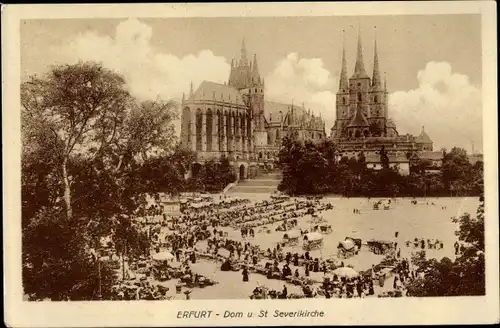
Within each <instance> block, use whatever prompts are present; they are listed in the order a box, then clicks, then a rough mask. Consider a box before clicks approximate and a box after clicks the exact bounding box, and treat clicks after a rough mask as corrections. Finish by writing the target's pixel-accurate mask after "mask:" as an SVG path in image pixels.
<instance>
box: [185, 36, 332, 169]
mask: <svg viewBox="0 0 500 328" xmlns="http://www.w3.org/2000/svg"><path fill="white" fill-rule="evenodd" d="M181 108H182V114H181V146H183V147H185V148H187V149H190V150H192V151H194V152H196V154H197V157H198V161H199V162H202V161H205V160H209V159H219V158H221V157H222V156H226V157H227V158H229V159H230V160H231V162H232V163H234V165H235V167H236V168H237V171H238V172H239V173H238V176H239V178H240V179H245V178H249V177H252V176H255V175H256V172H257V170H258V167H259V166H264V165H268V166H273V164H274V163H275V161H276V159H277V155H278V152H279V149H280V146H281V141H282V139H283V138H284V137H285V136H287V135H290V134H294V135H295V136H296V137H298V138H299V139H302V140H311V141H321V140H324V139H326V130H325V122H324V120H323V119H322V117H321V115H319V116H318V115H314V114H313V113H311V111H310V110H306V108H305V106H304V104H302V106H297V105H294V104H293V103H292V104H283V103H278V102H272V101H267V100H266V99H265V83H264V79H263V78H262V77H261V76H260V72H259V66H258V62H257V56H256V55H254V56H253V59H252V60H250V59H249V58H248V55H247V50H246V47H245V42H244V41H243V42H242V47H241V56H240V59H239V61H237V60H235V59H233V60H231V70H230V74H229V79H228V82H227V83H224V84H219V83H214V82H210V81H203V82H201V84H200V85H199V86H198V87H197V88H196V90H194V87H193V85H191V90H190V92H189V95H188V96H187V97H186V96H185V95H183V97H182V104H181Z"/></svg>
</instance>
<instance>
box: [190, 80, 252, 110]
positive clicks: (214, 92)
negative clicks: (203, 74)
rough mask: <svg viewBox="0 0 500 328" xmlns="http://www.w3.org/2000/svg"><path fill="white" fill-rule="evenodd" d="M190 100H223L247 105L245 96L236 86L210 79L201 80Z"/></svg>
mask: <svg viewBox="0 0 500 328" xmlns="http://www.w3.org/2000/svg"><path fill="white" fill-rule="evenodd" d="M188 100H189V101H202V100H211V101H223V102H228V103H233V104H237V105H245V103H244V102H243V98H242V96H241V94H240V92H239V91H238V90H236V89H235V88H233V87H231V86H229V85H225V84H220V83H214V82H210V81H203V82H201V84H200V86H199V87H198V89H196V91H195V92H194V94H193V95H192V96H191V97H189V99H188Z"/></svg>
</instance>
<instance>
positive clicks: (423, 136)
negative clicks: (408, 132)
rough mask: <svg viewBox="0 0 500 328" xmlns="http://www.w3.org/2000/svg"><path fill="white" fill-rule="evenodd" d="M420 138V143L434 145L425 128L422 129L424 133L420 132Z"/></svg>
mask: <svg viewBox="0 0 500 328" xmlns="http://www.w3.org/2000/svg"><path fill="white" fill-rule="evenodd" d="M418 138H419V141H420V142H423V143H432V139H431V138H430V137H429V135H428V134H427V133H426V132H425V130H424V127H422V132H420V135H419V136H418Z"/></svg>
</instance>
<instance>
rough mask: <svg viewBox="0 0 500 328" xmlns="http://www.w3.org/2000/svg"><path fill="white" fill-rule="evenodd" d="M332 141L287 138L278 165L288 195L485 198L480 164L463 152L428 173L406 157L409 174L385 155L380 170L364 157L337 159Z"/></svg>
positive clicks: (420, 162)
mask: <svg viewBox="0 0 500 328" xmlns="http://www.w3.org/2000/svg"><path fill="white" fill-rule="evenodd" d="M339 153H340V152H339V151H338V150H337V149H336V148H335V145H334V144H333V143H332V142H331V141H327V140H325V141H323V142H321V143H312V142H309V141H306V142H301V141H299V140H297V139H296V138H293V137H286V138H285V139H284V141H283V143H282V148H281V150H280V152H279V160H278V163H279V164H278V165H279V167H280V169H281V170H282V172H283V178H282V181H281V183H280V185H279V189H280V190H281V191H284V192H287V193H290V194H318V193H319V194H321V193H336V194H340V195H343V196H365V197H377V196H380V197H396V196H413V197H415V196H417V197H418V196H424V197H425V196H450V195H451V196H455V195H462V196H465V195H467V196H479V195H480V194H481V193H482V192H483V185H484V183H483V164H482V162H477V163H476V164H474V165H471V164H470V163H469V161H468V159H467V155H466V152H465V150H463V149H460V148H454V149H452V151H451V152H450V153H447V154H446V155H445V157H444V159H443V165H442V167H441V168H437V169H435V170H432V171H429V172H428V169H431V168H433V164H432V163H430V161H428V160H423V159H419V158H418V156H417V155H416V154H410V153H409V154H407V156H408V158H409V161H410V174H408V175H403V174H401V172H399V170H398V167H397V166H395V167H391V166H390V163H389V157H388V154H387V151H386V150H385V149H384V148H383V147H382V148H381V149H380V151H379V152H378V153H379V156H380V162H381V163H382V169H380V170H373V169H368V168H367V166H366V156H365V154H364V152H363V151H360V152H359V153H358V154H357V156H355V157H351V158H348V157H346V156H344V157H342V158H339V157H340V156H339V155H338V154H339Z"/></svg>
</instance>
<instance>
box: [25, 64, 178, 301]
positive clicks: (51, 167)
mask: <svg viewBox="0 0 500 328" xmlns="http://www.w3.org/2000/svg"><path fill="white" fill-rule="evenodd" d="M21 103H22V112H21V115H22V142H23V147H22V197H23V200H22V201H23V202H22V205H23V209H22V215H23V264H24V266H23V278H24V288H25V292H26V293H27V294H29V295H31V296H32V298H34V299H44V298H51V299H64V298H70V299H92V298H95V297H96V295H97V294H98V293H97V292H96V290H97V289H98V288H97V287H98V286H97V283H96V281H97V278H96V279H94V278H95V277H97V275H98V273H100V276H101V279H100V280H99V281H100V288H99V289H100V290H104V291H106V288H107V287H109V285H110V284H111V283H112V282H113V280H114V279H115V278H114V276H113V274H112V272H111V270H110V269H109V268H108V267H107V266H106V264H103V266H102V268H101V263H100V255H99V249H100V247H101V243H100V240H101V237H103V236H109V235H110V234H111V235H112V234H113V233H116V231H119V228H120V225H123V224H124V222H121V221H120V220H117V217H118V216H119V215H121V214H124V215H127V217H130V215H132V214H134V212H135V211H136V210H137V209H138V208H140V207H143V206H144V205H145V193H146V192H149V191H156V189H155V188H154V187H155V185H154V184H152V183H151V181H153V180H151V179H150V180H148V179H143V178H142V177H141V174H140V173H141V168H143V166H144V165H145V163H146V162H147V161H148V160H151V158H153V157H155V156H162V155H163V154H167V153H168V152H170V151H171V148H172V141H173V137H174V130H173V126H172V120H173V119H174V118H175V115H176V114H175V108H176V104H175V103H173V102H163V101H160V100H157V101H148V102H139V101H136V100H135V99H133V98H132V97H131V96H130V94H129V93H128V91H127V86H126V85H125V82H124V80H123V78H122V77H121V76H120V75H118V74H116V73H114V72H112V71H110V70H107V69H105V68H103V67H102V66H101V65H100V64H96V63H92V62H86V63H78V64H75V65H64V66H58V67H54V68H53V69H52V70H51V71H50V72H49V73H47V74H46V75H44V76H42V77H31V78H30V79H29V80H27V81H26V82H24V83H23V84H22V86H21ZM129 225H130V224H129ZM51 231H52V232H51ZM54 234H57V236H55V235H54ZM122 235H123V234H122ZM124 236H125V238H129V237H130V238H131V239H132V240H131V242H130V243H129V244H130V245H136V246H137V247H143V246H144V245H140V244H139V243H137V242H134V240H133V239H134V238H135V237H134V233H133V232H131V233H127V234H124ZM96 251H97V253H96ZM96 263H98V265H96ZM96 267H97V269H96Z"/></svg>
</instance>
